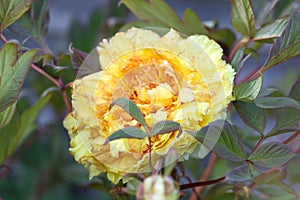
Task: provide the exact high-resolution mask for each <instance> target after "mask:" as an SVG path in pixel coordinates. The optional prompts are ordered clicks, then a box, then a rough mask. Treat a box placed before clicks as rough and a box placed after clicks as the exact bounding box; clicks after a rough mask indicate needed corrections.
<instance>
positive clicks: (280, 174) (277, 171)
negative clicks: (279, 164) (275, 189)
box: [253, 168, 287, 185]
mask: <svg viewBox="0 0 300 200" xmlns="http://www.w3.org/2000/svg"><path fill="white" fill-rule="evenodd" d="M286 175H287V171H286V170H285V169H282V168H274V169H272V170H270V171H266V172H263V173H261V174H259V175H258V176H255V177H254V178H253V182H255V183H256V184H259V185H261V184H272V183H275V182H278V181H282V180H283V179H285V177H286Z"/></svg>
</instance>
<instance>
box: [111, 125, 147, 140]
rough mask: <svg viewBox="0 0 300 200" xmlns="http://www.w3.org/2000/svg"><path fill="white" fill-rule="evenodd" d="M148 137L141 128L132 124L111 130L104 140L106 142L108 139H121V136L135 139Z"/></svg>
mask: <svg viewBox="0 0 300 200" xmlns="http://www.w3.org/2000/svg"><path fill="white" fill-rule="evenodd" d="M146 137H148V134H147V133H146V132H145V131H143V130H141V129H140V128H137V127H134V126H127V127H125V128H123V129H120V130H117V131H115V132H113V133H112V134H111V135H110V136H108V138H107V139H106V141H105V144H107V143H108V142H110V141H113V140H117V139H122V138H135V139H144V138H146Z"/></svg>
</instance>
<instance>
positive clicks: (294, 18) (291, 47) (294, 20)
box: [262, 9, 300, 70]
mask: <svg viewBox="0 0 300 200" xmlns="http://www.w3.org/2000/svg"><path fill="white" fill-rule="evenodd" d="M299 54H300V10H299V9H296V10H295V12H294V13H293V14H292V15H291V17H290V19H289V21H288V24H287V25H286V27H285V29H284V31H283V32H282V34H281V36H280V37H279V38H278V39H277V40H276V42H275V43H274V44H273V46H272V48H271V50H270V53H269V57H268V58H267V60H266V62H265V64H264V65H263V67H262V69H263V70H266V69H269V68H270V67H272V66H274V65H277V64H278V63H281V62H283V61H286V60H288V59H290V58H292V57H294V56H297V55H299Z"/></svg>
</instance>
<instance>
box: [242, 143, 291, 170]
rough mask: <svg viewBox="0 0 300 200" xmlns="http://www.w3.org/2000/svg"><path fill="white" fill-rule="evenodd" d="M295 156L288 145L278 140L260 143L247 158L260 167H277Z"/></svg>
mask: <svg viewBox="0 0 300 200" xmlns="http://www.w3.org/2000/svg"><path fill="white" fill-rule="evenodd" d="M295 156H296V154H295V153H293V151H292V150H291V149H289V147H288V146H287V145H285V144H283V143H280V142H269V143H265V144H262V145H261V146H260V147H259V148H258V149H257V150H256V151H254V152H253V153H252V154H251V155H250V156H249V158H248V160H250V161H251V162H252V163H254V164H255V165H258V166H261V167H278V166H281V165H283V164H285V163H286V162H288V161H289V160H291V159H292V158H294V157H295Z"/></svg>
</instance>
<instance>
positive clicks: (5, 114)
mask: <svg viewBox="0 0 300 200" xmlns="http://www.w3.org/2000/svg"><path fill="white" fill-rule="evenodd" d="M15 109H16V103H14V104H12V105H10V106H8V107H7V108H6V109H5V110H4V111H2V112H0V130H1V128H3V127H4V126H6V125H7V124H8V123H9V122H10V120H11V119H12V117H13V115H14V113H15Z"/></svg>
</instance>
